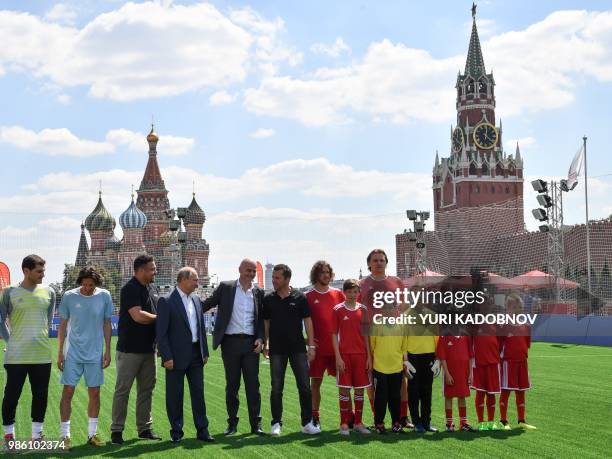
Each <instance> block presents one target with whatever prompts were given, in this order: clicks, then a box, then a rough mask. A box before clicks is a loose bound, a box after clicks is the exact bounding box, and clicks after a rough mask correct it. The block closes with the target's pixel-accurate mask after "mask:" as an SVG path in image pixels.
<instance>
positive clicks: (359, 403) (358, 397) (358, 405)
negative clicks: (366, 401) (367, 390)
mask: <svg viewBox="0 0 612 459" xmlns="http://www.w3.org/2000/svg"><path fill="white" fill-rule="evenodd" d="M354 399H355V415H354V416H355V418H354V419H355V425H359V424H362V423H363V421H362V420H361V415H362V413H363V394H355V397H354Z"/></svg>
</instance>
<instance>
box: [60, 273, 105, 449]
mask: <svg viewBox="0 0 612 459" xmlns="http://www.w3.org/2000/svg"><path fill="white" fill-rule="evenodd" d="M77 284H79V285H80V287H77V288H75V289H73V290H68V291H67V292H66V293H64V296H63V297H62V302H61V303H60V306H59V314H60V318H61V322H60V326H59V331H58V339H59V353H58V357H57V366H58V368H59V369H60V371H62V377H61V381H60V382H61V384H63V385H64V390H63V392H62V400H61V402H60V418H61V425H60V428H61V432H62V434H61V436H62V440H63V441H64V445H65V449H70V448H71V447H72V443H71V441H70V414H71V410H72V408H71V404H72V397H73V395H74V390H75V387H76V385H77V384H78V383H79V380H80V379H81V376H84V377H85V384H86V385H87V388H88V393H89V405H88V407H87V414H88V416H89V428H88V441H87V443H89V444H91V445H94V446H104V444H105V442H104V441H103V440H100V439H99V438H98V435H97V433H96V432H97V427H98V414H99V413H100V386H101V385H102V384H103V383H104V373H103V371H102V370H103V369H104V368H106V367H108V366H109V365H110V361H111V351H110V341H111V315H112V313H113V301H112V299H111V296H110V293H109V292H108V290H104V289H103V288H100V287H99V286H100V285H101V284H102V278H101V276H100V274H98V273H97V272H96V271H95V269H94V268H91V267H86V268H83V269H81V271H80V272H79V276H78V278H77ZM66 337H67V338H68V339H67V340H66ZM103 343H105V344H106V351H105V352H104V353H103Z"/></svg>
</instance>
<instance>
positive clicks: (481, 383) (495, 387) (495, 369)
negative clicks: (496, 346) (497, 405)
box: [472, 363, 501, 394]
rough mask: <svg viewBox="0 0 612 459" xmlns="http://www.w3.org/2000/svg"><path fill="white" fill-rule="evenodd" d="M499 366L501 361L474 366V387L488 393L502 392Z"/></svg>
mask: <svg viewBox="0 0 612 459" xmlns="http://www.w3.org/2000/svg"><path fill="white" fill-rule="evenodd" d="M499 367H500V365H499V363H494V364H491V365H483V366H478V365H477V366H475V367H474V368H472V373H473V375H472V379H473V380H472V389H474V390H479V391H482V392H486V393H488V394H499V393H500V392H501V387H500V384H499V381H500V374H499V373H500V369H499Z"/></svg>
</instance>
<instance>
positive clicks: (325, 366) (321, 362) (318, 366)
mask: <svg viewBox="0 0 612 459" xmlns="http://www.w3.org/2000/svg"><path fill="white" fill-rule="evenodd" d="M325 370H327V374H328V375H330V376H336V358H335V357H334V356H333V355H320V354H316V353H315V358H314V360H313V361H312V362H310V369H309V371H308V373H309V375H310V377H311V378H322V377H323V375H324V374H325Z"/></svg>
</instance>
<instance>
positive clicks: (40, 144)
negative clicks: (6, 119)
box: [0, 126, 115, 157]
mask: <svg viewBox="0 0 612 459" xmlns="http://www.w3.org/2000/svg"><path fill="white" fill-rule="evenodd" d="M0 142H4V143H7V144H10V145H13V146H14V147H17V148H19V149H21V150H29V151H32V152H36V153H43V154H47V155H51V156H57V155H66V156H80V157H87V156H94V155H102V154H106V153H112V152H113V151H114V149H115V147H114V146H113V145H112V144H111V143H108V142H95V141H92V140H83V139H79V138H78V137H77V136H75V135H74V134H73V133H72V132H70V131H69V130H68V129H66V128H59V129H43V130H41V131H39V132H35V131H31V130H29V129H25V128H23V127H21V126H2V127H0Z"/></svg>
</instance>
